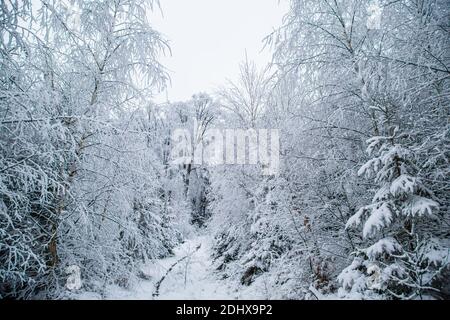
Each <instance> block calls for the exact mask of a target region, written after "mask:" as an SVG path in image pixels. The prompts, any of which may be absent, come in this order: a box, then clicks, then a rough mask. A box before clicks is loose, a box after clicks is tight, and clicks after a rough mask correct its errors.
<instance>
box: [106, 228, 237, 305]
mask: <svg viewBox="0 0 450 320" xmlns="http://www.w3.org/2000/svg"><path fill="white" fill-rule="evenodd" d="M210 243H211V239H209V237H208V236H204V235H200V236H195V237H193V238H191V239H188V240H186V241H185V242H184V243H183V244H181V245H180V246H178V247H177V248H175V250H174V252H175V255H174V256H173V257H169V258H166V259H162V260H158V261H156V262H155V263H153V264H151V265H148V266H147V267H146V268H144V269H143V270H144V272H145V273H146V274H147V275H149V276H150V277H151V280H148V281H146V280H142V281H141V282H139V283H138V284H136V285H135V286H134V287H133V288H132V289H131V290H123V289H119V288H112V290H111V291H110V294H108V295H107V298H108V299H165V300H171V299H192V300H199V299H202V300H211V299H225V300H228V299H236V298H237V296H236V293H235V294H233V293H232V290H231V289H230V288H229V287H228V286H227V283H226V282H225V281H221V280H218V279H217V277H216V275H215V273H214V269H213V267H212V261H211V255H210V252H211V251H210V250H211V248H210ZM199 246H200V248H199V249H198V250H196V249H197V248H198V247H199ZM185 256H187V258H186V259H184V260H182V261H180V262H179V263H178V264H177V265H175V266H174V267H173V269H172V270H171V271H170V272H169V273H168V274H167V276H166V278H165V279H164V281H163V282H162V283H161V286H160V289H159V296H157V297H153V296H152V295H153V293H154V291H155V284H156V282H157V281H158V280H160V279H161V277H162V276H164V274H166V272H167V270H168V269H169V268H170V267H171V266H172V265H173V264H175V263H176V262H177V261H179V260H180V259H182V258H183V257H185Z"/></svg>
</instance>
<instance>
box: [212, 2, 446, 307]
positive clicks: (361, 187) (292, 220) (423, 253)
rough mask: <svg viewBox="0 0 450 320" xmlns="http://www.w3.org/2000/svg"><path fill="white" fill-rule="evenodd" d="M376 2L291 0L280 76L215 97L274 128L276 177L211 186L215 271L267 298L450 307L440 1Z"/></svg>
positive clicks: (236, 113) (233, 113) (254, 174)
mask: <svg viewBox="0 0 450 320" xmlns="http://www.w3.org/2000/svg"><path fill="white" fill-rule="evenodd" d="M378 3H379V7H378V8H376V7H375V9H371V8H374V7H373V6H374V5H376V1H360V0H357V1H356V0H339V1H330V0H319V1H317V0H292V1H291V7H290V11H289V13H288V14H287V16H286V17H285V20H284V25H283V26H282V27H281V28H280V29H279V30H278V31H277V32H275V33H274V34H273V35H271V36H270V37H269V38H268V41H269V43H270V44H271V45H273V47H274V49H275V53H274V63H275V66H276V67H277V72H276V74H275V75H274V76H273V77H271V78H267V81H266V80H264V81H262V80H261V77H260V75H258V74H257V73H255V72H253V71H252V68H249V67H243V68H242V74H241V79H242V80H241V83H240V84H233V85H232V86H229V88H225V89H224V92H223V93H222V95H221V96H222V97H223V99H222V103H223V105H224V107H225V110H226V111H229V112H226V114H229V116H230V117H231V118H230V119H233V118H234V119H235V120H234V121H235V122H234V123H236V124H238V123H239V124H241V123H242V122H244V123H246V124H247V125H248V126H249V127H250V126H252V127H269V128H270V127H274V128H281V129H282V142H281V145H282V150H281V155H280V156H281V162H282V166H281V167H282V169H281V172H280V173H279V175H277V176H272V177H268V178H262V177H261V176H260V174H259V171H258V170H254V169H252V168H248V167H242V168H239V169H237V168H235V170H234V171H230V170H229V168H227V170H226V171H221V170H216V171H215V172H214V173H213V176H216V178H213V183H212V189H213V193H214V194H215V196H214V198H213V199H212V205H213V208H214V213H215V215H214V217H215V218H214V219H215V221H216V222H217V225H218V226H220V227H219V228H218V231H217V237H216V258H217V266H218V268H219V269H220V270H222V272H223V273H224V275H225V276H227V277H235V278H240V279H241V282H242V283H243V284H246V285H248V284H250V283H252V282H253V281H256V282H258V281H260V282H261V283H262V282H264V284H263V285H261V286H262V287H264V286H266V287H267V286H269V287H270V286H272V287H276V288H280V289H279V290H274V291H272V293H270V291H268V293H267V295H268V297H271V298H273V297H277V298H280V297H281V298H286V297H287V298H299V297H308V296H310V290H308V289H309V288H310V286H311V285H313V286H314V287H316V288H319V289H320V290H322V291H323V292H325V293H338V294H339V296H340V297H350V298H404V299H406V298H421V297H423V296H424V295H427V296H430V295H431V296H434V297H440V298H443V297H446V298H448V297H449V293H450V291H449V282H448V277H449V267H448V266H449V237H450V233H449V231H450V228H449V226H450V224H449V223H450V216H449V203H450V202H449V201H450V192H449V191H450V171H449V168H450V149H449V148H450V143H449V142H450V140H449V139H450V131H449V130H450V117H449V116H450V100H449V94H450V72H449V71H450V41H449V39H450V37H449V36H450V24H449V22H450V19H449V18H450V15H449V14H450V2H449V1H447V0H432V1H415V0H414V1H413V0H402V1H379V2H378ZM371 6H372V7H371ZM374 13H375V14H379V18H380V20H379V21H378V22H380V23H379V24H378V23H376V22H377V21H374V19H375V20H376V19H378V17H376V16H373V14H374ZM249 83H250V84H249ZM255 86H259V88H268V86H269V87H270V88H271V90H266V89H261V90H255V89H253V88H254V87H255ZM236 88H239V90H238V89H236ZM261 92H264V93H265V95H264V98H263V99H262V98H261V96H260V93H261ZM247 96H249V97H250V98H247ZM248 101H253V102H254V103H258V105H253V106H252V105H249V103H248ZM248 110H254V111H257V112H258V114H253V113H250V112H248ZM245 117H247V118H245ZM243 120H244V121H243ZM231 121H233V120H231ZM366 149H367V150H366ZM262 274H270V275H272V276H270V277H265V276H264V277H263V276H261V275H262ZM313 291H314V290H313Z"/></svg>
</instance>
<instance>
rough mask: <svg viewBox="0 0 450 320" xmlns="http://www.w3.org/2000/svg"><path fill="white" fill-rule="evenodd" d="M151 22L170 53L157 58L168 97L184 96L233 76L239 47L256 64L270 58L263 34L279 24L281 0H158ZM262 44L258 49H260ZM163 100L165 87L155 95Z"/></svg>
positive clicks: (284, 5) (212, 87)
mask: <svg viewBox="0 0 450 320" xmlns="http://www.w3.org/2000/svg"><path fill="white" fill-rule="evenodd" d="M161 7H162V11H163V16H162V15H161V13H160V12H159V11H158V10H156V11H155V12H154V13H153V14H152V15H151V17H150V19H151V24H152V26H153V27H154V28H155V29H156V30H158V31H160V32H161V33H162V34H163V35H164V36H165V37H166V38H167V39H169V44H170V47H171V49H172V56H167V57H163V58H162V63H163V64H164V65H165V66H166V67H167V68H168V69H169V71H170V76H171V79H172V84H171V86H170V85H169V88H168V91H167V96H168V98H169V100H170V101H172V102H173V101H180V100H187V99H189V98H191V96H192V95H193V94H194V93H198V92H201V91H203V92H209V93H212V92H213V91H214V90H215V89H216V88H217V87H219V86H221V85H223V84H225V81H226V79H231V80H234V79H236V77H237V74H238V70H239V63H240V62H241V61H242V60H244V58H245V52H246V51H247V55H248V58H249V60H254V61H255V62H256V63H257V65H258V66H264V65H265V64H266V63H268V62H270V59H271V52H270V49H269V48H266V49H264V50H263V47H264V46H263V41H262V40H263V38H264V37H265V36H267V35H268V34H269V33H271V32H272V31H273V30H274V28H277V27H279V26H280V25H281V21H282V17H283V15H284V14H285V13H286V12H287V9H288V4H287V0H161ZM262 50H263V51H262ZM155 100H156V101H157V102H163V101H165V100H166V93H163V94H161V95H159V96H158V97H156V99H155Z"/></svg>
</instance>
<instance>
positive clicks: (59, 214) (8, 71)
mask: <svg viewBox="0 0 450 320" xmlns="http://www.w3.org/2000/svg"><path fill="white" fill-rule="evenodd" d="M151 5H153V3H152V2H151V1H143V0H107V1H94V0H79V1H70V2H69V1H37V2H34V3H33V7H31V2H28V1H13V0H12V1H8V0H7V1H2V4H1V11H0V12H1V16H0V19H1V20H0V24H1V29H0V40H1V41H0V46H1V47H0V64H1V67H0V117H1V118H0V140H1V142H0V168H1V169H0V296H2V297H5V296H15V297H31V296H36V295H38V296H41V297H45V296H50V297H52V296H53V297H55V296H59V295H61V294H64V290H63V289H64V284H65V279H66V278H67V275H66V274H65V269H66V267H68V266H70V265H77V266H79V267H80V268H81V273H82V275H83V280H84V285H85V288H86V289H89V288H91V289H93V290H95V291H101V289H102V287H103V286H105V285H106V284H108V283H113V282H114V283H119V284H121V285H127V284H128V282H129V281H130V274H132V273H135V271H136V270H137V266H138V265H139V263H141V262H143V261H146V260H148V259H153V258H159V257H163V256H166V255H168V254H170V253H171V250H172V247H173V246H174V245H175V244H177V242H178V241H179V240H180V235H179V231H177V230H179V229H178V228H177V227H176V226H177V223H178V224H179V225H182V224H183V223H184V220H183V219H184V218H183V217H184V216H183V212H184V211H183V210H176V206H180V205H182V201H178V199H177V197H178V196H179V195H177V194H176V192H173V193H171V190H172V189H174V188H175V189H176V185H177V183H178V182H177V181H180V183H182V180H181V176H178V175H176V174H172V175H169V170H168V167H167V165H168V159H167V157H166V154H167V152H168V151H167V150H166V149H167V145H166V141H167V139H170V132H168V131H167V130H165V128H164V125H163V124H161V121H160V119H159V115H158V113H157V110H156V108H155V107H152V106H151V105H148V102H146V100H145V98H146V96H150V95H151V93H152V91H151V90H153V89H155V88H156V89H157V88H158V87H161V86H163V85H164V83H165V81H166V79H167V76H166V73H165V71H164V69H163V67H162V66H161V65H160V64H159V63H158V60H157V57H158V54H159V53H160V52H162V51H163V50H164V49H165V48H166V44H165V42H164V40H163V39H162V38H161V36H160V35H159V33H158V32H156V31H155V30H153V29H152V28H151V26H150V25H149V23H148V21H147V11H148V10H149V6H151ZM147 105H148V107H146V106H147ZM164 135H166V136H164ZM174 219H176V221H175V222H174V221H173V220H174ZM186 219H187V216H186Z"/></svg>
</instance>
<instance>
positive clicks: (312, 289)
mask: <svg viewBox="0 0 450 320" xmlns="http://www.w3.org/2000/svg"><path fill="white" fill-rule="evenodd" d="M309 291H311V293H312V294H313V295H314V296H315V297H316V299H317V300H325V297H324V296H323V294H321V293H320V292H319V291H318V290H317V289H316V288H314V286H312V285H311V286H310V287H309Z"/></svg>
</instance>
